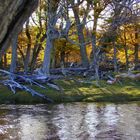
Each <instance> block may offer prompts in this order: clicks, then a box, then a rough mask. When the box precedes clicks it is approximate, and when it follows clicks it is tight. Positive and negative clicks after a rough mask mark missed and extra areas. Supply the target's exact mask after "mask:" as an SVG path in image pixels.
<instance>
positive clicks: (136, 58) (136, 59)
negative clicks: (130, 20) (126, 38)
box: [134, 27, 139, 66]
mask: <svg viewBox="0 0 140 140" xmlns="http://www.w3.org/2000/svg"><path fill="white" fill-rule="evenodd" d="M135 40H136V43H135V45H134V46H135V52H134V55H135V56H134V62H135V66H137V65H138V63H139V54H138V53H139V44H138V29H137V27H135Z"/></svg>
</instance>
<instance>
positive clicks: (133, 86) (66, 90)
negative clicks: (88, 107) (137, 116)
mask: <svg viewBox="0 0 140 140" xmlns="http://www.w3.org/2000/svg"><path fill="white" fill-rule="evenodd" d="M55 83H57V84H58V85H59V86H60V87H61V88H62V90H61V91H56V90H54V89H51V88H49V87H47V86H46V89H41V88H38V87H36V86H34V87H33V88H34V89H35V90H37V91H38V92H40V93H42V94H45V95H47V96H48V97H49V98H51V99H53V100H54V103H62V102H114V103H124V102H130V101H140V86H139V85H140V82H139V81H122V82H121V83H115V84H113V85H109V84H107V83H106V81H100V83H99V85H96V82H95V81H86V79H84V80H83V79H80V80H69V79H65V80H56V81H55ZM36 103H47V102H46V101H45V100H43V99H41V98H39V97H36V96H34V97H32V96H31V95H30V94H29V93H26V92H24V91H17V93H16V94H13V93H12V92H11V91H10V90H9V89H8V88H7V87H4V86H2V85H0V104H36Z"/></svg>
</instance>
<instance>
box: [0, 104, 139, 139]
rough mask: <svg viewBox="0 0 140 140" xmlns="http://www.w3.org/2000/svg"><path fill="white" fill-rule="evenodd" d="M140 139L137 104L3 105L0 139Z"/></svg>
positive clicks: (0, 117)
mask: <svg viewBox="0 0 140 140" xmlns="http://www.w3.org/2000/svg"><path fill="white" fill-rule="evenodd" d="M9 139H11V140H12V139H13V140H139V139H140V106H139V105H138V104H124V105H114V104H93V103H73V104H70V103H69V104H59V105H28V106H23V105H20V106H18V105H17V106H16V105H1V106H0V140H9Z"/></svg>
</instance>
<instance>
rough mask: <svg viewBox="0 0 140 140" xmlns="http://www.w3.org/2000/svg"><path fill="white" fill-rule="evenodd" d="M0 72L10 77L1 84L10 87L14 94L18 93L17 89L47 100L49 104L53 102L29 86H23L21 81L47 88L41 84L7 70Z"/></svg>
mask: <svg viewBox="0 0 140 140" xmlns="http://www.w3.org/2000/svg"><path fill="white" fill-rule="evenodd" d="M0 72H1V73H4V74H6V75H8V76H9V79H6V80H2V81H1V82H0V83H2V84H3V85H5V86H8V87H10V89H11V91H12V92H13V93H14V94H15V93H16V89H20V90H25V91H27V92H28V93H31V94H32V96H35V95H36V96H39V97H41V98H43V99H45V100H47V101H48V102H53V100H52V99H50V98H49V97H47V96H46V95H43V94H40V93H38V92H36V91H35V90H33V89H32V88H30V87H28V86H25V85H24V84H22V83H21V82H20V81H21V80H23V81H24V83H29V84H30V85H33V84H34V85H37V86H39V87H40V88H46V87H45V86H43V85H41V84H40V83H38V82H36V81H35V80H32V79H31V78H28V77H27V76H21V75H17V74H13V73H10V72H8V71H6V70H1V69H0ZM13 77H14V78H13ZM52 87H53V86H52ZM56 87H57V86H56ZM56 87H55V89H56Z"/></svg>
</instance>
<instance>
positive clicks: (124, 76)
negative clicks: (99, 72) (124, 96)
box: [115, 73, 140, 80]
mask: <svg viewBox="0 0 140 140" xmlns="http://www.w3.org/2000/svg"><path fill="white" fill-rule="evenodd" d="M115 78H116V80H119V79H131V80H140V73H138V74H133V73H122V74H119V75H116V76H115Z"/></svg>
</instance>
